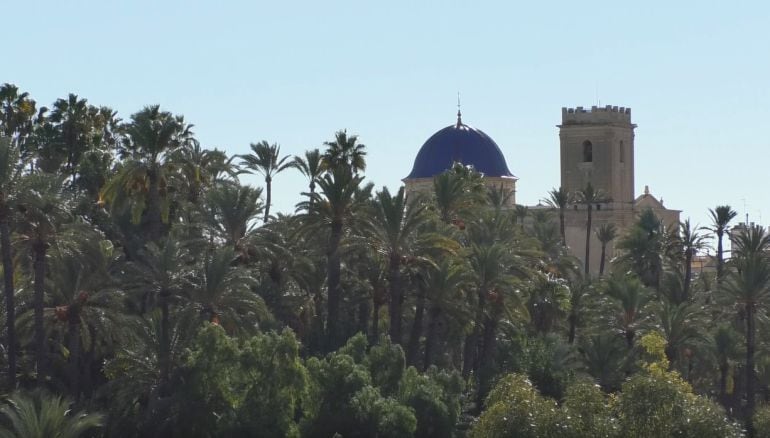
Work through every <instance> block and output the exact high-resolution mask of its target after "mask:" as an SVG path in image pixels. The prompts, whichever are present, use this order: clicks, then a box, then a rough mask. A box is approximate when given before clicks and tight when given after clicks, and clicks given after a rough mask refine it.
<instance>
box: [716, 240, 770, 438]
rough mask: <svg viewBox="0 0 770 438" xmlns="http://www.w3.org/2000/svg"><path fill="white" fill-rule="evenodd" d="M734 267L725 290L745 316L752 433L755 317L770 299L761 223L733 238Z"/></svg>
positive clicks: (750, 432)
mask: <svg viewBox="0 0 770 438" xmlns="http://www.w3.org/2000/svg"><path fill="white" fill-rule="evenodd" d="M733 238H734V245H735V250H733V258H732V260H733V266H734V269H733V270H731V271H730V272H729V274H728V275H727V277H726V279H727V281H726V283H725V284H724V287H725V290H726V291H727V292H728V293H729V294H730V296H732V297H733V298H734V299H735V300H736V302H737V303H738V304H739V305H740V306H741V308H742V310H743V313H744V317H745V319H746V333H745V336H746V363H745V372H746V416H745V418H746V429H747V431H748V435H749V436H753V434H754V427H753V415H754V404H755V393H756V388H755V384H756V378H755V369H754V354H755V351H756V340H755V336H756V320H757V318H758V317H759V316H758V313H759V312H762V311H764V310H766V307H767V302H768V298H770V260H769V259H768V254H767V251H768V250H770V235H768V234H767V233H766V232H765V229H764V228H763V227H762V226H759V225H755V226H748V227H747V228H745V229H741V231H740V232H739V233H738V234H737V235H736V236H734V237H733Z"/></svg>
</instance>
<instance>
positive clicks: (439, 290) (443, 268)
mask: <svg viewBox="0 0 770 438" xmlns="http://www.w3.org/2000/svg"><path fill="white" fill-rule="evenodd" d="M423 281H424V283H425V290H426V293H427V296H428V301H429V306H428V328H427V333H426V334H425V352H424V354H425V356H424V359H423V370H427V369H428V368H429V367H430V366H431V365H433V364H434V362H435V358H434V355H435V354H436V352H437V349H438V347H439V342H440V339H441V337H442V329H441V328H442V326H445V325H446V324H447V323H448V321H450V320H451V321H457V322H461V321H466V320H467V319H468V317H469V316H470V315H469V313H470V312H469V311H468V308H467V304H466V295H465V292H466V291H467V290H468V288H469V286H470V271H469V267H468V265H467V263H464V262H463V261H462V260H461V259H458V258H454V257H442V258H441V259H440V260H439V261H438V263H437V264H436V265H434V266H428V267H426V269H425V275H424V277H423Z"/></svg>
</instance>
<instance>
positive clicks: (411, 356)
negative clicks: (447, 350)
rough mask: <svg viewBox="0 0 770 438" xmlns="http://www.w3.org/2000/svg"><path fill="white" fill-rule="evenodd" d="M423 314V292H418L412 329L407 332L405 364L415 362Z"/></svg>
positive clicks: (414, 363)
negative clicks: (407, 341) (407, 342)
mask: <svg viewBox="0 0 770 438" xmlns="http://www.w3.org/2000/svg"><path fill="white" fill-rule="evenodd" d="M424 314H425V294H424V293H422V292H420V293H419V294H418V295H417V303H416V306H415V311H414V322H412V331H411V333H410V334H409V344H408V346H407V349H406V363H407V365H413V366H414V365H416V364H417V353H418V352H419V349H420V337H421V336H422V325H423V316H424Z"/></svg>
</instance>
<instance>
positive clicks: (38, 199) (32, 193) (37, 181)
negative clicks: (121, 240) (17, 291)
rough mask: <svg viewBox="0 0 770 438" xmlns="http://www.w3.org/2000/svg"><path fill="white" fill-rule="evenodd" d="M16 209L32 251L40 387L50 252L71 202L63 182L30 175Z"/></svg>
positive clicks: (21, 237) (21, 234)
mask: <svg viewBox="0 0 770 438" xmlns="http://www.w3.org/2000/svg"><path fill="white" fill-rule="evenodd" d="M20 185H21V186H22V187H23V189H21V190H20V191H19V198H18V201H17V208H18V209H19V210H20V211H21V220H19V223H18V232H19V242H20V243H23V244H24V247H26V248H27V249H28V250H29V253H30V258H31V260H32V261H33V262H32V264H33V282H34V291H35V293H34V304H33V308H34V313H35V320H34V321H35V322H34V327H35V328H34V332H35V335H34V339H35V341H34V343H35V366H36V369H37V379H38V383H42V382H43V380H44V379H45V377H46V373H47V368H46V342H45V328H44V321H43V312H44V307H45V279H46V265H47V254H48V249H49V248H50V247H51V245H55V244H57V243H58V242H57V238H58V234H59V230H60V228H61V225H62V224H63V223H64V222H65V221H66V220H67V218H68V217H69V214H70V205H69V203H68V198H67V197H66V196H65V194H64V193H63V191H62V186H63V181H62V178H59V177H55V176H53V175H48V174H29V175H26V176H25V177H24V179H23V181H21V183H20Z"/></svg>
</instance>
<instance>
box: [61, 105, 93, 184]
mask: <svg viewBox="0 0 770 438" xmlns="http://www.w3.org/2000/svg"><path fill="white" fill-rule="evenodd" d="M97 111H98V110H97V109H96V108H94V107H92V106H89V105H88V101H87V100H86V99H78V96H77V95H76V94H72V93H70V94H69V96H67V98H66V99H57V100H56V102H54V104H53V109H52V110H51V115H50V117H49V120H50V121H51V122H53V123H55V124H56V130H57V132H58V134H59V141H60V142H61V147H62V149H63V152H64V154H65V155H66V158H65V166H64V172H66V173H67V174H69V175H70V176H71V178H72V181H71V182H72V183H73V184H74V181H75V177H76V174H77V164H78V163H79V162H80V159H81V157H82V156H83V154H84V153H85V152H86V151H87V150H88V149H89V148H90V146H91V145H90V141H91V135H90V134H92V131H93V129H94V128H96V127H95V126H94V124H93V122H92V119H93V118H92V115H96V112H97Z"/></svg>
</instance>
